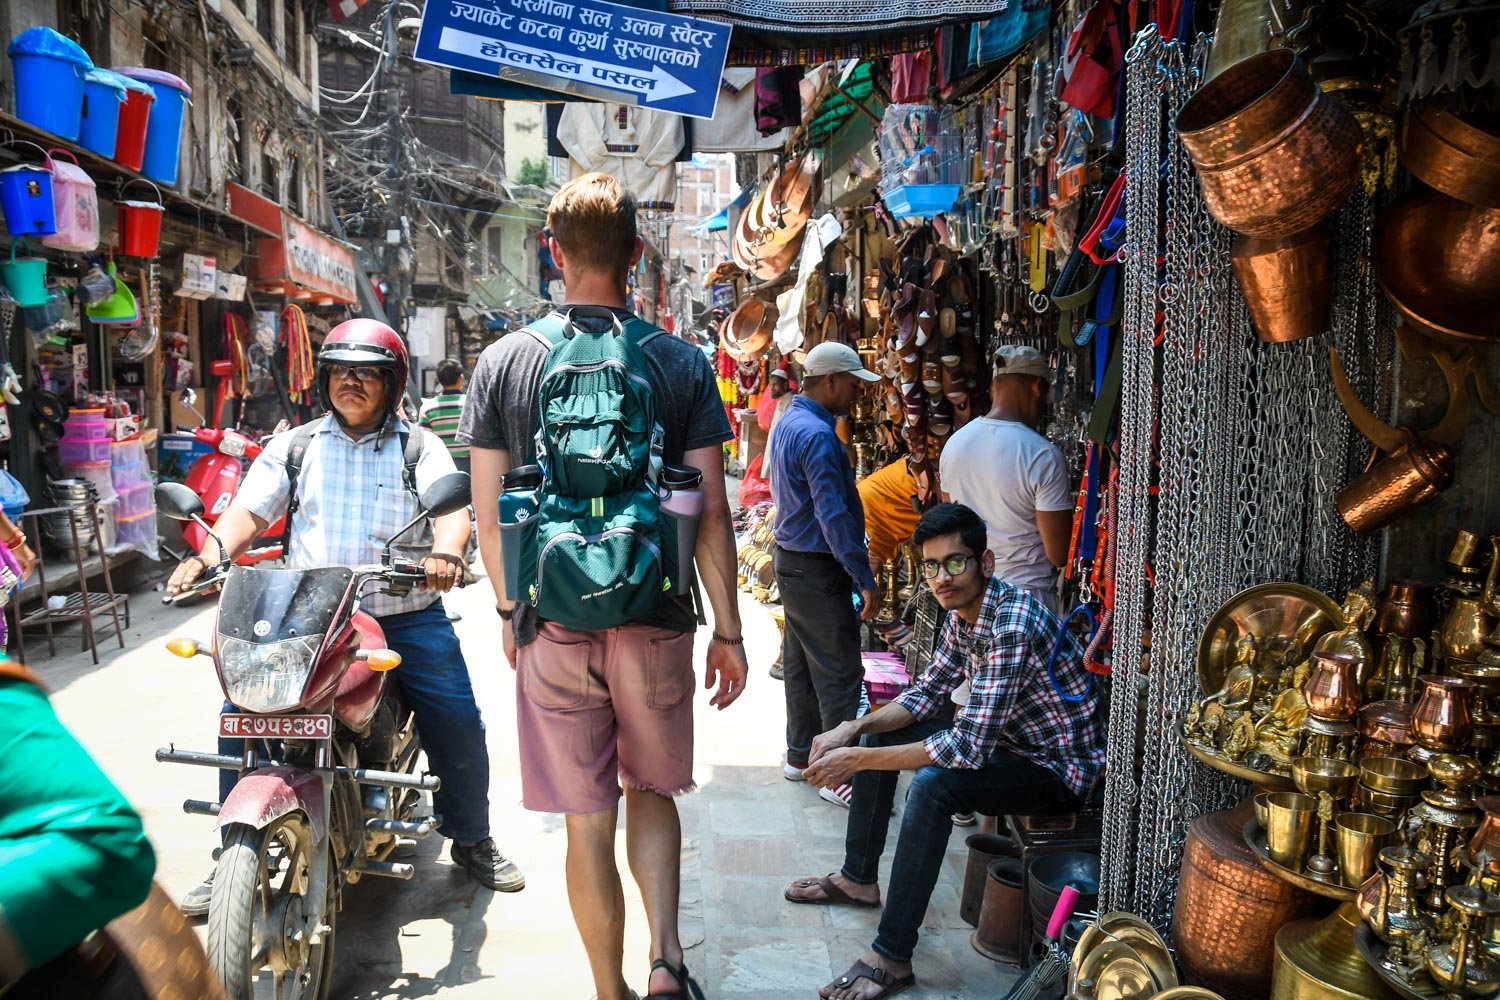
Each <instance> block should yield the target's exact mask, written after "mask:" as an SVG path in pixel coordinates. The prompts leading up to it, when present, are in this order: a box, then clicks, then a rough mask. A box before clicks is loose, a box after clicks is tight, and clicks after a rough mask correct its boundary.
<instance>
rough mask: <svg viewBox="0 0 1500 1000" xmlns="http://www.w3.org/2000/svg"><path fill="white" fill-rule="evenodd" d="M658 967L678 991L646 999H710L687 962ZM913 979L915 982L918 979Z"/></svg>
mask: <svg viewBox="0 0 1500 1000" xmlns="http://www.w3.org/2000/svg"><path fill="white" fill-rule="evenodd" d="M657 969H666V970H667V973H668V974H669V975H671V977H672V978H673V979H675V980H677V992H676V993H651V994H648V995H647V996H646V997H645V998H644V1000H708V998H707V997H705V996H704V995H703V988H702V987H701V986H699V985H698V983H697V980H695V979H693V977H692V976H690V975H688V968H687V964H686V963H683V964H682V965H679V966H677V967H676V968H673V967H672V963H670V962H668V961H667V960H666V959H664V958H658V959H657V960H656V961H654V962H652V963H651V971H652V972H655V971H656V970H657ZM648 978H649V977H648ZM912 981H913V982H915V981H916V980H912Z"/></svg>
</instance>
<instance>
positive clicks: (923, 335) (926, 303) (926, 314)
mask: <svg viewBox="0 0 1500 1000" xmlns="http://www.w3.org/2000/svg"><path fill="white" fill-rule="evenodd" d="M937 314H938V309H937V296H935V295H933V294H932V291H931V290H928V291H925V292H923V293H922V304H921V307H920V308H919V309H918V310H917V346H918V347H920V348H922V349H923V350H926V351H928V352H931V351H932V350H933V349H935V348H936V347H937V343H936V340H935V337H936V336H937V323H938V315H937ZM928 345H931V346H928Z"/></svg>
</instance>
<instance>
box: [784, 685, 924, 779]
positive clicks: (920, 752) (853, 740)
mask: <svg viewBox="0 0 1500 1000" xmlns="http://www.w3.org/2000/svg"><path fill="white" fill-rule="evenodd" d="M915 721H916V716H914V715H912V714H911V712H909V711H907V710H906V708H905V707H903V706H902V705H898V704H897V703H895V702H891V703H890V704H889V705H882V706H881V707H880V708H878V709H876V710H875V711H874V712H871V713H870V714H869V715H866V716H864V717H863V718H860V719H854V720H853V721H851V722H845V723H842V724H841V725H839V726H836V727H835V728H833V729H831V730H829V731H828V732H826V733H824V734H823V735H822V736H819V737H817V738H816V739H814V740H813V745H812V753H811V754H810V755H809V757H808V765H807V770H806V771H805V772H804V777H806V778H807V782H808V784H810V785H815V786H817V787H819V788H837V787H838V786H839V785H842V784H844V783H845V782H846V781H848V780H849V778H850V777H851V776H852V775H854V774H855V773H856V772H858V771H915V770H917V769H918V768H921V767H926V766H927V765H929V764H931V763H932V758H931V757H930V756H928V754H927V749H926V747H924V746H923V744H922V742H921V741H920V740H919V741H917V742H916V743H905V744H902V745H901V746H894V747H862V746H859V745H858V743H859V738H860V737H861V736H864V735H865V734H867V733H889V732H894V731H895V730H897V729H905V728H906V727H907V726H909V725H911V724H912V723H913V722H915Z"/></svg>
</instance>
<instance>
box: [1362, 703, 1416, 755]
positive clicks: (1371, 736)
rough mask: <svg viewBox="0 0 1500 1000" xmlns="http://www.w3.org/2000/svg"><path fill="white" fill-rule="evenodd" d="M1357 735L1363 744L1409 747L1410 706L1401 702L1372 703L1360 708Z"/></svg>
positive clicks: (1410, 741) (1410, 738) (1410, 740)
mask: <svg viewBox="0 0 1500 1000" xmlns="http://www.w3.org/2000/svg"><path fill="white" fill-rule="evenodd" d="M1359 735H1360V736H1361V737H1363V742H1364V743H1369V742H1372V741H1373V742H1377V743H1386V744H1389V745H1391V746H1396V747H1407V746H1411V743H1412V737H1411V706H1410V705H1408V704H1406V703H1405V702H1402V701H1372V702H1370V703H1368V704H1366V705H1364V706H1362V707H1361V708H1360V710H1359ZM1366 756H1377V757H1378V756H1381V755H1380V754H1368V755H1366ZM1390 756H1398V755H1396V754H1392V755H1390Z"/></svg>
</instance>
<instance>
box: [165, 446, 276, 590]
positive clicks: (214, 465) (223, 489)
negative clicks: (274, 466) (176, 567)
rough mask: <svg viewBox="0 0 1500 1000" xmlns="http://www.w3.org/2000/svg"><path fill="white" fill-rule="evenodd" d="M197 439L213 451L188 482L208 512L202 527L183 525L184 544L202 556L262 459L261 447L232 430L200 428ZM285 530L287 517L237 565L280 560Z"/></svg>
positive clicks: (202, 459) (199, 462)
mask: <svg viewBox="0 0 1500 1000" xmlns="http://www.w3.org/2000/svg"><path fill="white" fill-rule="evenodd" d="M193 438H194V440H196V441H198V442H200V443H202V444H206V445H208V446H209V447H210V448H212V449H213V451H212V452H210V453H209V454H207V455H203V456H202V457H200V458H199V459H198V460H197V461H196V462H194V463H193V465H192V468H190V469H189V470H188V474H187V478H186V479H185V481H184V482H185V485H186V486H187V488H188V489H190V490H192V491H193V492H194V493H196V494H197V495H198V496H199V498H201V499H202V501H203V507H204V511H203V513H202V515H201V521H202V523H201V524H199V523H197V522H194V521H184V522H183V525H182V540H183V543H184V544H186V545H187V546H188V551H189V552H201V551H203V543H204V542H205V541H207V540H208V534H207V530H208V528H209V527H210V526H212V525H213V524H214V523H215V522H217V521H218V519H219V516H220V515H221V514H223V513H224V512H225V511H226V510H228V509H229V505H230V504H231V503H232V502H233V501H234V495H235V494H236V493H237V492H239V488H240V482H241V480H243V479H244V477H245V471H246V470H247V469H248V468H249V466H250V463H251V462H254V461H255V460H256V458H258V457H259V456H260V453H261V445H260V443H259V442H257V441H255V440H254V439H253V438H250V437H248V436H246V435H244V434H241V433H240V432H239V431H236V430H231V429H229V428H215V427H199V428H198V429H197V430H195V431H193ZM285 530H286V518H285V517H283V518H280V519H278V520H277V522H276V523H275V524H273V525H270V526H269V527H267V528H266V530H265V531H264V532H262V533H261V535H260V537H259V538H257V539H256V540H255V542H254V543H253V544H252V545H251V546H250V548H249V550H248V551H246V552H245V554H244V555H242V556H240V557H239V558H238V559H236V560H235V562H236V563H238V564H240V565H241V566H250V565H253V564H255V563H259V562H265V561H267V560H270V559H280V558H281V555H282V552H281V549H282V535H283V532H284V531H285Z"/></svg>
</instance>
